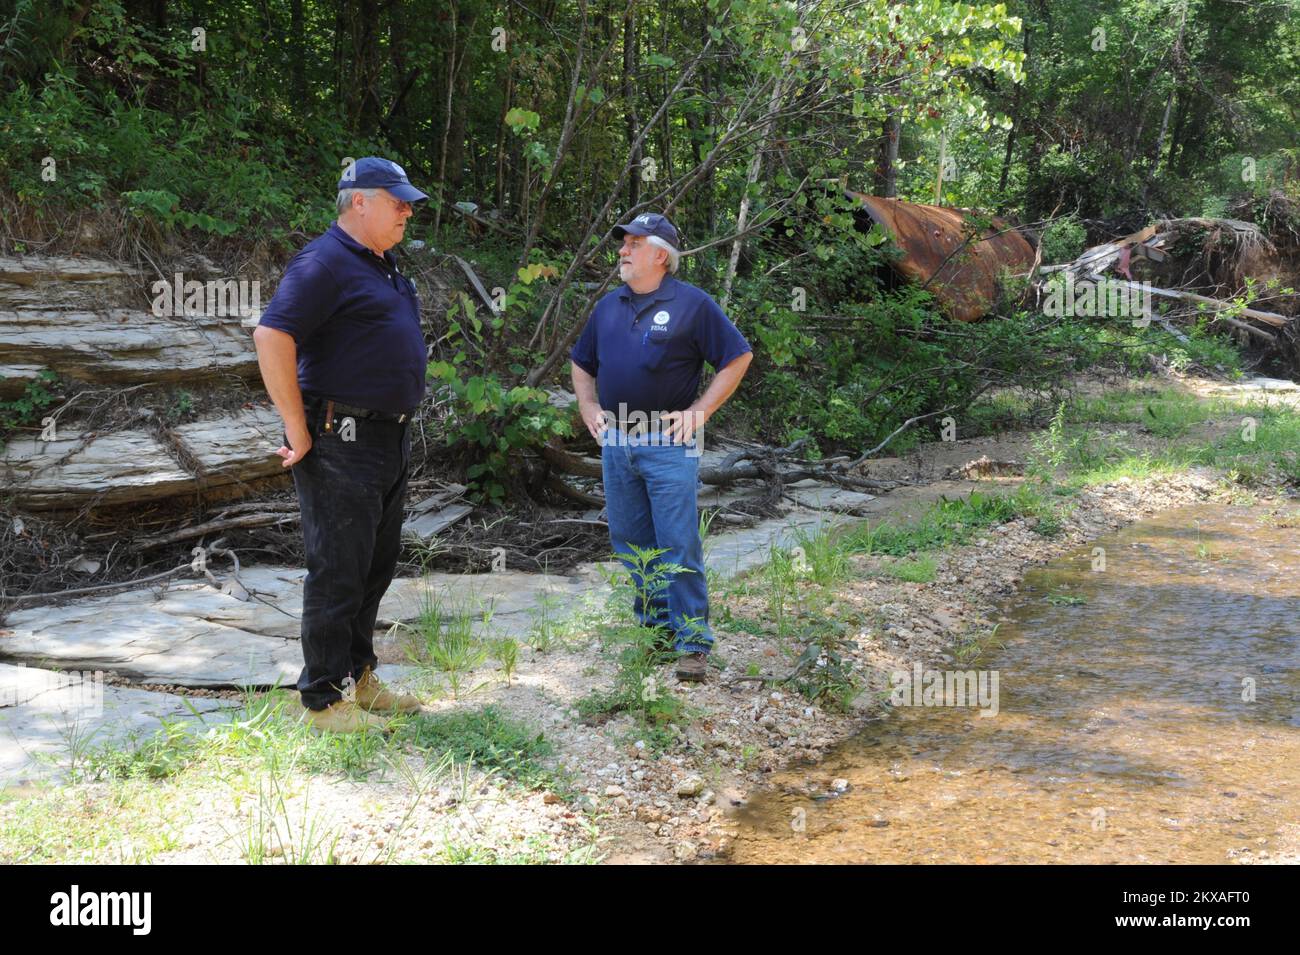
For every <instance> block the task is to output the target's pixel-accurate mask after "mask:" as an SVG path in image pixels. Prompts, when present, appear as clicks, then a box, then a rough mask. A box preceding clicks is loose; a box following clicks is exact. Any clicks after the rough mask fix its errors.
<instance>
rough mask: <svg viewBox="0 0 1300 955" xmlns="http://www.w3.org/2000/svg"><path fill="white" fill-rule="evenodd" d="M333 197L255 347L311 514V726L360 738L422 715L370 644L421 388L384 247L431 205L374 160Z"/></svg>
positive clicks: (392, 167) (400, 291) (304, 680)
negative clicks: (381, 672)
mask: <svg viewBox="0 0 1300 955" xmlns="http://www.w3.org/2000/svg"><path fill="white" fill-rule="evenodd" d="M338 189H339V193H338V213H339V215H338V220H337V221H336V222H335V223H334V224H333V225H332V226H330V228H329V231H328V232H326V233H325V234H324V235H322V236H320V237H318V238H316V239H314V240H312V241H311V242H309V243H307V245H306V246H305V247H303V249H302V251H301V252H299V253H298V254H297V255H296V256H295V257H294V258H293V260H292V261H291V262H290V263H289V266H288V268H287V269H285V273H284V276H283V278H281V280H280V284H279V286H278V287H277V288H276V291H275V296H274V297H273V298H272V299H271V303H270V305H268V306H267V308H266V311H264V312H263V313H262V319H261V322H260V324H259V325H258V327H257V328H256V329H255V330H254V332H253V340H254V342H255V344H256V346H257V360H258V365H259V366H260V368H261V371H262V380H263V381H264V382H265V383H266V390H267V392H268V393H269V394H270V396H271V400H272V401H273V402H274V403H275V407H276V409H277V410H278V411H279V412H280V416H281V417H282V418H283V419H284V445H283V447H281V448H280V449H279V451H277V452H276V453H277V454H279V455H280V456H281V457H282V458H284V460H283V462H281V464H282V466H283V467H292V468H293V482H294V486H295V487H296V488H297V492H298V504H299V509H300V511H301V513H302V533H303V543H304V546H305V550H306V554H307V579H306V580H305V581H304V583H303V599H302V653H303V660H304V663H305V666H304V667H303V671H302V675H301V676H300V677H299V678H298V690H299V691H300V692H301V694H302V702H303V706H304V707H305V708H306V712H305V713H304V719H305V720H307V721H308V722H310V723H311V724H312V725H314V726H315V727H316V728H318V729H321V730H325V731H329V732H343V733H351V732H361V731H365V730H367V729H372V728H382V727H384V726H386V725H387V724H386V721H385V720H383V719H382V718H380V717H378V716H376V715H374V714H375V713H381V712H411V711H414V710H418V709H419V708H420V701H419V700H417V699H416V698H415V697H412V696H408V695H403V694H398V693H395V692H393V691H392V690H390V689H388V688H387V687H385V686H384V685H383V684H381V683H380V682H379V680H378V679H376V678H375V675H374V667H375V665H376V664H377V663H378V659H377V658H376V656H375V651H374V645H373V635H374V629H375V617H376V615H377V614H378V611H379V601H380V598H382V597H383V595H384V592H385V591H387V590H388V586H389V584H391V583H392V579H393V572H394V571H395V570H396V568H397V558H398V552H399V550H400V546H401V533H402V516H403V504H404V502H405V498H406V480H407V472H408V467H409V464H410V458H411V434H410V423H411V415H412V414H413V413H414V412H415V410H416V406H417V405H418V404H419V403H420V399H421V398H422V397H423V396H424V389H425V364H426V352H425V345H424V335H423V333H422V332H421V330H420V302H419V299H418V298H417V296H416V292H415V285H414V283H412V282H411V280H410V279H408V278H406V277H405V276H404V275H402V274H401V273H400V272H399V271H398V269H397V260H396V258H395V257H394V256H393V254H392V253H391V252H390V251H389V249H391V248H392V247H393V246H395V245H397V243H399V242H401V241H402V236H403V235H404V233H405V231H406V220H407V219H409V218H410V217H411V213H412V211H413V210H412V203H415V202H421V201H423V200H425V199H427V198H428V196H426V195H425V194H424V193H423V192H421V191H420V190H418V189H416V188H415V187H414V186H412V185H411V183H410V180H409V179H407V176H406V173H405V171H404V170H403V169H402V167H401V166H399V165H397V164H396V163H394V162H390V161H389V160H387V159H379V158H377V157H373V156H371V157H367V158H365V159H359V160H357V162H356V163H355V164H353V165H352V166H350V167H349V168H348V170H347V171H346V172H345V173H344V176H343V179H342V180H341V181H340V182H339V185H338Z"/></svg>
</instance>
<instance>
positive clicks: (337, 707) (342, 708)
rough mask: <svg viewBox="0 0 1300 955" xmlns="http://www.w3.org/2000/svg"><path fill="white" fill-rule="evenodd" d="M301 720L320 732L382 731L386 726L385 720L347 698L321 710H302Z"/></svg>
mask: <svg viewBox="0 0 1300 955" xmlns="http://www.w3.org/2000/svg"><path fill="white" fill-rule="evenodd" d="M302 721H303V722H304V723H307V724H308V725H310V726H312V727H313V728H315V729H318V730H320V731H321V732H322V733H368V732H383V731H384V730H385V729H387V728H388V721H387V720H385V719H383V718H382V717H379V716H372V715H370V714H369V713H367V712H366V711H365V710H363V709H361V707H359V706H357V705H356V704H355V703H350V702H348V701H347V700H335V701H334V702H333V703H331V704H330V705H329V706H327V707H325V709H323V710H304V711H303V714H302Z"/></svg>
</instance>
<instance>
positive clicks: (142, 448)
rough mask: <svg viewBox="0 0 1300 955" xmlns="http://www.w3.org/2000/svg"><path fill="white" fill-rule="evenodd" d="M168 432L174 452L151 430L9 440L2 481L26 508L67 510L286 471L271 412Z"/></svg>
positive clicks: (248, 412) (1, 458)
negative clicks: (182, 462)
mask: <svg viewBox="0 0 1300 955" xmlns="http://www.w3.org/2000/svg"><path fill="white" fill-rule="evenodd" d="M171 433H172V435H173V436H174V441H172V442H169V443H171V444H172V446H171V447H164V443H163V441H162V440H160V438H159V437H158V436H157V435H156V434H155V433H154V431H152V430H150V429H148V428H135V429H131V430H127V431H116V432H112V433H110V434H103V435H96V434H94V433H90V434H84V433H80V432H67V433H64V432H61V431H59V430H58V429H57V428H56V430H55V437H56V440H54V441H41V440H40V439H39V438H19V439H17V440H14V441H12V442H11V443H10V444H9V445H8V446H7V447H6V448H5V449H4V452H3V453H2V454H0V475H2V476H3V480H4V483H5V484H6V485H7V486H9V487H10V488H12V489H13V492H14V494H15V496H16V498H17V501H18V503H19V505H20V506H21V507H24V508H28V509H31V510H50V509H60V510H68V509H72V508H80V507H82V506H83V505H85V504H88V503H91V502H94V503H97V504H102V505H109V504H122V503H128V502H135V501H150V500H157V499H159V498H166V497H172V496H175V495H178V494H192V493H193V492H195V491H196V490H202V489H205V488H213V487H221V486H224V485H228V484H233V483H238V482H246V481H254V480H258V479H262V478H269V477H274V476H276V475H279V474H280V473H281V472H282V471H283V469H282V468H281V467H280V458H279V457H277V456H276V454H275V449H276V448H277V447H279V446H280V444H281V443H282V437H283V424H282V422H281V421H280V416H279V414H278V413H277V412H276V410H275V408H274V407H272V406H269V405H258V406H254V407H252V408H243V409H240V410H239V411H237V412H235V413H233V414H229V415H223V416H221V417H216V418H208V419H205V420H202V421H194V422H191V423H189V424H183V425H178V426H177V427H175V428H173V429H171ZM182 460H186V461H187V466H182V464H181V461H182ZM196 465H197V466H196ZM191 468H193V470H191Z"/></svg>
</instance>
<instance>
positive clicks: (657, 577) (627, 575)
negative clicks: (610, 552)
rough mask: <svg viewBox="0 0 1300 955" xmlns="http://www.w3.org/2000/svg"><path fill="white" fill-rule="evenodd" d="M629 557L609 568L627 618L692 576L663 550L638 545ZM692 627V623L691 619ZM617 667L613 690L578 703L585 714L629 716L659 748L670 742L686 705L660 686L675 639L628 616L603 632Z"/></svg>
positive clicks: (616, 604)
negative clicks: (678, 578)
mask: <svg viewBox="0 0 1300 955" xmlns="http://www.w3.org/2000/svg"><path fill="white" fill-rule="evenodd" d="M629 546H630V547H631V553H630V554H621V555H618V556H619V560H620V563H619V566H618V567H617V568H612V569H609V571H608V576H609V580H610V584H611V585H612V595H611V601H612V602H613V606H614V607H616V608H618V609H619V611H620V612H621V613H623V614H626V613H627V610H628V608H630V607H632V606H633V603H634V601H635V600H640V601H641V602H642V605H643V606H649V605H651V603H653V602H656V601H661V600H662V599H663V597H664V594H665V592H666V590H667V588H668V585H669V583H670V582H671V581H672V578H673V577H675V576H676V575H677V574H682V573H694V571H691V570H688V569H687V568H685V567H683V566H682V565H680V564H674V563H669V562H666V561H663V560H661V558H662V557H663V555H664V554H665V553H667V551H666V550H665V549H663V548H640V547H637V546H636V545H635V544H632V545H629ZM687 623H688V624H689V623H690V621H687ZM602 638H603V642H604V644H605V646H606V647H607V648H609V649H611V650H612V651H613V653H614V656H615V659H616V661H617V663H618V671H617V674H616V675H615V678H614V686H613V687H612V688H611V689H609V690H604V691H597V692H594V693H591V694H589V695H587V696H585V697H583V698H582V699H581V700H579V701H578V711H579V712H580V713H582V714H583V715H584V716H588V717H592V716H596V715H599V714H607V713H616V712H629V713H631V714H633V716H635V717H636V720H637V723H638V726H639V727H640V728H641V730H642V731H643V732H644V733H645V734H646V736H647V738H648V739H649V740H650V742H651V743H652V744H654V745H655V746H656V748H663V747H664V746H666V745H668V744H669V743H670V742H672V740H673V738H674V734H673V732H672V728H673V726H674V725H675V724H677V723H679V722H680V720H681V719H682V717H683V716H684V715H685V706H684V704H683V703H682V701H681V700H680V699H678V697H677V696H676V695H674V694H673V693H672V692H670V691H669V690H668V688H667V687H664V686H662V685H661V681H660V679H659V672H658V671H659V668H660V667H661V666H663V665H664V664H665V663H667V662H668V661H670V660H671V659H673V658H674V657H676V653H675V652H673V651H672V649H671V645H670V644H671V637H670V636H669V634H668V633H667V632H665V631H664V630H660V629H658V628H655V627H643V626H641V625H640V624H639V623H637V622H636V621H634V620H631V619H630V617H627V616H625V617H624V619H623V621H621V622H620V623H618V624H616V625H615V626H612V627H608V628H606V630H605V631H604V633H603V634H602Z"/></svg>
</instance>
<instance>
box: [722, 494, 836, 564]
mask: <svg viewBox="0 0 1300 955" xmlns="http://www.w3.org/2000/svg"><path fill="white" fill-rule="evenodd" d="M848 522H849V519H848V518H845V517H843V516H842V515H838V514H830V513H827V512H825V511H813V510H807V509H804V508H795V509H794V510H792V511H790V513H788V514H786V515H785V516H784V517H773V518H769V519H768V520H765V521H760V522H759V523H757V524H755V525H754V526H753V527H743V528H737V529H736V530H727V531H724V532H722V533H720V534H717V535H716V536H715V535H710V536H709V538H708V539H707V541H706V542H705V544H704V564H705V566H706V567H708V568H709V569H711V570H716V571H718V573H719V574H721V575H722V576H723V577H734V576H735V575H737V574H742V573H744V572H745V571H747V570H751V569H753V568H754V567H758V566H760V565H762V564H765V563H767V561H768V558H769V557H770V556H771V550H772V548H773V547H776V548H780V549H789V548H791V547H794V546H796V545H798V544H799V542H800V541H802V540H803V539H804V537H805V535H812V534H815V533H816V532H817V531H818V530H819V529H821V528H823V527H828V526H830V525H832V524H840V523H848Z"/></svg>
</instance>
